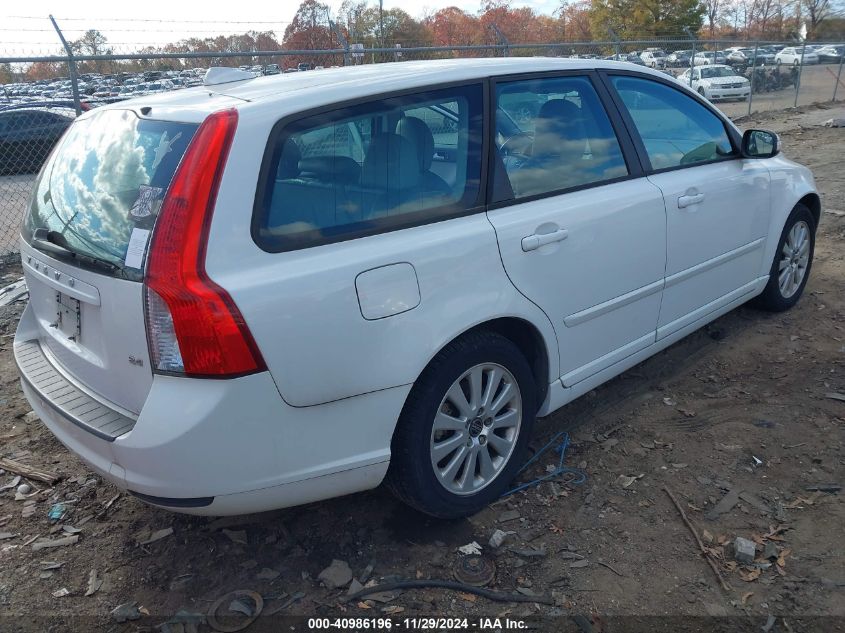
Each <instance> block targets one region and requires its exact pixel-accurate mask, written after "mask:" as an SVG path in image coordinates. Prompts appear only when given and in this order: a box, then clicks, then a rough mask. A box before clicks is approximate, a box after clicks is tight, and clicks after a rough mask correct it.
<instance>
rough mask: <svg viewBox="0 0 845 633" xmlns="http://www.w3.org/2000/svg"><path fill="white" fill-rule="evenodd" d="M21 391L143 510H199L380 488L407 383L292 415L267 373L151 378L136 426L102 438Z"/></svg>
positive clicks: (238, 509)
mask: <svg viewBox="0 0 845 633" xmlns="http://www.w3.org/2000/svg"><path fill="white" fill-rule="evenodd" d="M25 317H26V314H25V315H24V318H25ZM23 320H24V319H22V322H23ZM22 342H25V340H24V341H17V340H16V344H19V343H22ZM21 384H22V388H23V392H24V394H25V396H26V397H27V399H28V400H29V402H30V404H31V405H32V408H33V410H34V411H35V412H36V413H37V414H38V415H39V417H40V418H41V419H42V421H43V422H44V424H45V425H46V426H47V427H48V428H49V429H50V430H51V431H52V432H53V433H54V434H55V435H56V437H57V438H58V439H59V440H60V441H61V442H62V443H63V444H64V445H65V446H67V447H68V448H69V449H70V450H71V451H73V452H74V453H76V454H77V455H78V456H79V457H80V458H81V459H82V460H83V461H85V462H86V463H87V464H88V465H89V466H90V467H91V468H92V469H93V470H94V471H96V472H97V473H98V474H99V475H101V476H102V477H103V478H104V479H106V480H108V481H111V482H112V483H114V484H115V485H117V486H118V487H120V488H123V489H126V490H129V491H131V492H132V493H133V494H135V495H136V496H137V497H139V498H141V499H142V500H144V501H145V502H147V503H151V504H153V505H157V506H161V507H165V508H168V509H171V510H173V511H177V512H185V513H190V514H206V515H226V514H241V513H249V512H260V511H264V510H271V509H275V508H282V507H287V506H293V505H299V504H303V503H310V502H312V501H318V500H321V499H326V498H330V497H336V496H341V495H345V494H349V493H353V492H358V491H361V490H366V489H369V488H374V487H376V486H377V485H378V484H379V483H380V482H381V480H382V479H383V478H384V475H385V473H386V472H387V466H388V460H389V457H390V440H391V436H392V434H393V428H394V426H395V421H396V419H397V418H398V416H399V413H400V411H401V409H402V405H403V404H404V401H405V397H406V395H407V393H408V390H409V388H410V387H397V388H394V389H387V390H384V391H379V392H375V393H371V394H365V395H361V396H357V397H354V398H348V399H346V400H342V401H338V402H334V403H327V404H324V405H320V406H316V407H305V408H294V407H290V406H288V405H287V404H285V402H284V401H283V400H282V398H281V397H280V395H279V392H278V391H277V389H276V386H275V383H274V382H273V380H272V378H271V377H270V374H269V373H267V372H264V373H260V374H254V375H251V376H244V377H241V378H236V379H232V380H198V379H190V378H177V377H173V376H158V375H157V376H155V377H154V379H153V384H152V388H151V390H150V393H149V395H148V397H147V400H146V402H145V403H144V406H143V408H142V410H141V412H140V414H139V416H138V419H137V420H136V421H135V423H134V425H133V427H132V428H131V429H130V430H128V431H127V432H125V433H123V434H122V435H120V436H118V437H114V438H111V439H108V438H103V437H101V436H99V435H97V434H94V433H92V432H91V431H90V429H86V428H84V427H83V426H80V425H79V424H77V423H75V422H74V421H73V420H72V419H71V417H70V416H68V414H67V412H65V411H63V410H62V408H61V407H57V406H55V405H54V404H51V403H50V402H48V400H47V399H46V398H45V396H44V393H43V391H39V390H36V389H35V388H34V387H33V385H32V382H31V380H30V379H22V381H21Z"/></svg>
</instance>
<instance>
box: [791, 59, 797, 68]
mask: <svg viewBox="0 0 845 633" xmlns="http://www.w3.org/2000/svg"><path fill="white" fill-rule="evenodd" d="M792 67H793V68H798V60H797V59H793V60H792Z"/></svg>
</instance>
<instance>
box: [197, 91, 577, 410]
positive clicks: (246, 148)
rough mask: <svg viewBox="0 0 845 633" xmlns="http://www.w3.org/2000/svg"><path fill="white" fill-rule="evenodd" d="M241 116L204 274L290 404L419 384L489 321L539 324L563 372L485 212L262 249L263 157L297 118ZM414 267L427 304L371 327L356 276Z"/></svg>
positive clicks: (261, 111) (269, 112)
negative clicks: (457, 343) (449, 350)
mask: <svg viewBox="0 0 845 633" xmlns="http://www.w3.org/2000/svg"><path fill="white" fill-rule="evenodd" d="M244 109H249V110H252V111H251V112H250V116H245V115H244V114H242V115H241V117H240V121H239V125H238V130H237V133H236V136H235V140H234V143H233V146H232V150H231V154H230V156H229V160H228V164H227V169H226V172H225V174H224V177H223V180H222V183H221V187H220V192H219V195H218V199H217V206H216V208H215V211H214V219H213V222H212V226H211V232H210V237H209V246H208V255H207V270H208V273H209V275H210V276H211V278H212V279H214V280H215V281H216V282H217V283H219V284H220V285H221V286H222V287H224V288H225V289H226V290H227V291H228V292H229V293H230V294H231V296H232V298H233V299H234V301H235V303H236V304H237V306H238V308H239V309H240V311H241V313H242V314H243V316H244V319H245V321H246V323H247V325H248V327H249V328H250V331H251V332H252V334H253V336H254V337H255V340H256V342H257V344H258V346H259V348H260V349H261V352H262V354H263V355H264V359H265V361H266V362H267V365H268V368H269V370H270V372H271V373H272V375H273V377H274V380H275V381H276V385H277V387H278V388H279V391H280V393H281V395H282V397H283V398H284V400H285V401H286V402H287V403H288V404H291V405H293V406H297V407H304V406H312V405H317V404H322V403H325V402H330V401H334V400H339V399H342V398H348V397H351V396H354V395H358V394H362V393H367V392H371V391H376V390H380V389H386V388H389V387H395V386H399V385H406V384H410V383H412V382H414V381H415V380H416V379H417V377H418V376H419V374H420V372H421V371H422V370H423V369H424V368H425V366H426V365H427V364H428V362H429V361H430V360H431V359H432V358H433V357H434V356H435V355H436V354H437V352H438V351H439V350H440V349H442V348H443V346H445V345H446V344H447V343H448V342H449V341H451V340H452V339H454V338H455V337H456V336H458V335H460V334H461V333H462V332H464V331H466V330H468V329H470V328H472V327H473V326H475V325H477V324H478V323H480V322H483V321H486V320H489V319H491V318H496V317H505V316H512V317H517V318H521V319H524V320H526V321H528V322H530V323H532V324H533V325H534V326H535V327H536V328H537V329H538V330H539V331H540V333H541V335H542V338H543V340H544V341H545V343H546V348H547V350H548V355H549V379H548V380H549V382H552V380H554V379H556V378H557V377H558V376H559V375H560V374H559V357H558V351H557V340H556V338H555V334H554V330H553V328H552V325H551V323H550V322H549V320H548V318H547V317H546V315H545V313H543V312H542V311H541V310H540V309H539V308H538V307H537V306H536V305H534V304H533V303H531V302H530V301H528V300H527V299H526V298H525V297H523V296H522V295H521V294H519V292H518V291H517V290H516V289H515V288H514V287H513V285H512V284H511V282H510V280H509V279H508V277H507V275H506V274H505V271H504V269H503V266H502V262H501V259H500V256H499V249H498V245H497V242H496V235H495V232H494V230H493V227H492V225H491V224H490V223H489V221H488V220H487V216H486V214H485V213H484V212H479V213H476V214H474V215H469V216H465V217H461V218H454V219H451V220H446V221H442V222H437V223H433V224H428V225H423V226H417V227H412V228H407V229H402V230H398V231H394V232H390V233H384V234H381V235H374V236H369V237H364V238H360V239H357V240H350V241H346V242H339V243H335V244H328V245H324V246H317V247H312V248H307V249H302V250H297V251H290V252H286V253H267V252H265V251H263V250H261V249H260V248H259V247H258V246H256V244H255V243H254V242H253V240H252V237H251V234H250V222H251V217H252V209H253V203H254V199H255V193H256V187H257V184H258V174H259V168H260V163H261V159H262V156H263V153H264V149H265V146H266V143H267V139H268V137H269V134H270V130H271V128H272V126H273V124H274V123H275V122H276V121H278V120H279V119H280V118H282V117H283V116H285V115H286V114H289V112H281V111H280V110H279V109H278V108H276V109H273V108H270V107H268V104H263V105H256V106H253V107H251V108H248V107H245V108H244ZM405 262H406V263H409V264H411V265H412V266H413V268H414V270H415V271H416V275H417V279H418V283H419V290H420V304H419V305H418V306H417V307H416V308H414V309H411V310H408V311H406V312H403V313H401V314H397V315H395V316H391V317H387V318H383V319H377V320H366V319H364V317H363V315H362V314H361V307H360V305H359V301H358V296H357V293H356V288H355V279H356V277H357V276H358V275H359V274H360V273H362V272H364V271H367V270H371V269H373V268H377V267H380V266H385V265H389V264H395V263H405Z"/></svg>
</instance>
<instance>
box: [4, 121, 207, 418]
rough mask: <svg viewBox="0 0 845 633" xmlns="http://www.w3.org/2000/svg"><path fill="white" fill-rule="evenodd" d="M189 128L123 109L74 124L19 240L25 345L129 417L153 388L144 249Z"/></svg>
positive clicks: (43, 178)
mask: <svg viewBox="0 0 845 633" xmlns="http://www.w3.org/2000/svg"><path fill="white" fill-rule="evenodd" d="M197 127H198V124H196V123H184V122H174V121H165V120H151V119H147V118H144V117H143V116H140V115H139V114H138V113H136V112H134V111H133V110H131V109H109V110H103V111H99V112H95V113H92V114H91V115H90V116H85V117H83V118H81V119H79V120H77V121H76V122H74V124H73V125H72V126H71V127H70V129H69V130H68V133H67V134H66V135H65V136H64V137H63V139H62V140H61V141H60V143H59V144H58V146H57V148H56V151H55V152H54V153H53V154H52V156H51V157H50V159H49V160H48V162H47V163H46V164H45V166H44V168H43V169H42V171H41V173H40V174H39V176H38V179H37V181H36V184H35V188H34V191H33V194H32V199H31V202H30V207H29V209H28V212H27V215H26V217H25V219H24V225H23V228H22V231H21V233H22V238H23V242H24V243H23V244H22V249H21V254H22V259H23V266H24V274H25V276H26V281H27V284H28V286H29V291H30V305H31V311H32V322H31V323H30V327H31V328H32V335H33V336H34V337H36V338H37V339H38V341H39V342H40V344H41V348H42V350H43V351H44V353H45V355H46V356H47V357H48V360H50V361H51V362H52V363H53V364H54V365H55V366H56V367H57V368H58V369H59V370H60V371H62V372H63V373H64V374H65V375H66V377H68V378H70V379H71V380H72V381H74V382H75V383H76V384H77V385H78V386H80V387H81V388H83V389H85V390H87V391H88V392H90V393H91V394H92V395H93V396H95V397H96V396H99V397H100V398H101V399H103V400H105V401H107V402H108V403H113V404H114V405H117V406H118V407H120V408H123V409H125V410H126V411H128V412H131V413H138V412H139V411H140V410H141V407H142V405H143V403H144V400H145V399H146V397H147V394H148V393H149V390H150V387H151V385H152V372H151V369H150V361H149V355H148V348H147V336H146V328H145V325H144V306H143V291H142V283H141V282H142V280H143V270H144V261H145V256H146V247H147V245H148V243H149V238H150V233H151V231H152V229H153V226H154V224H155V221H156V218H157V215H158V212H159V209H160V208H161V204H162V201H163V199H164V195H165V193H166V191H167V188H168V186H169V184H170V181H171V179H172V177H173V174H174V172H175V171H176V168H177V166H178V165H179V161H180V160H181V158H182V156H183V154H184V153H185V150H186V149H187V146H188V143H189V142H190V140H191V138H192V137H193V135H194V132H195V131H196V129H197Z"/></svg>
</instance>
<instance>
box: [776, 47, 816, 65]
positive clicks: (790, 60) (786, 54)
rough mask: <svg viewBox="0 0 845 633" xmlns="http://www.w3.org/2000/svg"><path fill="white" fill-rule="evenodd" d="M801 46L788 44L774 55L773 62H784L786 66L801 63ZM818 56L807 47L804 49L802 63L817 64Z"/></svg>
mask: <svg viewBox="0 0 845 633" xmlns="http://www.w3.org/2000/svg"><path fill="white" fill-rule="evenodd" d="M801 49H802V47H801V46H788V47H787V48H784V49H783V50H782V51H780V52H779V53H778V54H777V55H775V64H778V65H780V64H785V65H787V66H800V65H801V53H802V50H801ZM818 63H819V56H818V55H817V54H816V53H815V52H814V51H812V50H810V49H809V48H808V49H807V50H806V51H804V65H805V66H808V65H811V64H818Z"/></svg>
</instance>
